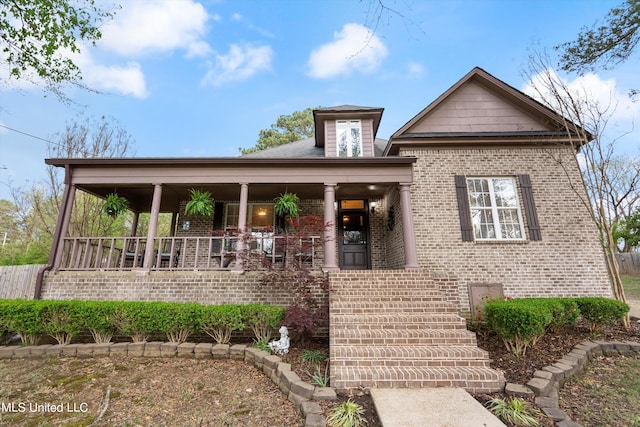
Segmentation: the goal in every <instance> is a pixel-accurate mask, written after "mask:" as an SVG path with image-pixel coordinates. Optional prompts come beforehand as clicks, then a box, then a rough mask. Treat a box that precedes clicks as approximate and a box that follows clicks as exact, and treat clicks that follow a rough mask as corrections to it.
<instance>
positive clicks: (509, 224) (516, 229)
mask: <svg viewBox="0 0 640 427" xmlns="http://www.w3.org/2000/svg"><path fill="white" fill-rule="evenodd" d="M498 212H499V213H498V215H499V217H500V231H501V234H502V238H503V239H520V238H522V229H521V228H520V221H519V219H518V211H517V210H516V209H500V210H499V211H498Z"/></svg>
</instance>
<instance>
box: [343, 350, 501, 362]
mask: <svg viewBox="0 0 640 427" xmlns="http://www.w3.org/2000/svg"><path fill="white" fill-rule="evenodd" d="M331 360H332V363H337V364H338V365H348V363H344V362H351V361H358V362H362V361H364V362H366V363H367V364H368V365H372V364H373V365H383V366H386V365H387V361H390V360H391V361H395V362H398V361H410V362H413V363H418V364H420V363H425V365H424V366H428V363H430V362H438V363H442V362H446V363H449V366H457V365H458V364H459V363H460V364H462V365H466V364H467V363H468V362H473V363H476V362H480V363H482V364H481V365H479V366H489V363H490V360H489V358H488V353H487V352H486V351H485V350H482V349H480V348H478V347H475V346H454V345H451V346H431V345H413V346H407V347H404V346H398V347H396V346H384V345H383V346H370V345H367V346H353V345H349V346H341V345H334V346H332V347H331ZM438 366H440V365H438ZM442 366H447V365H442ZM476 366H478V365H476Z"/></svg>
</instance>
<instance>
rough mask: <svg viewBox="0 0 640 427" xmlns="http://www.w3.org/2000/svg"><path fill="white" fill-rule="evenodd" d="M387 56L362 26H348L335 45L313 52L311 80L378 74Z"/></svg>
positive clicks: (319, 48)
mask: <svg viewBox="0 0 640 427" xmlns="http://www.w3.org/2000/svg"><path fill="white" fill-rule="evenodd" d="M386 56H387V48H386V46H385V45H384V44H383V43H382V41H381V40H380V38H378V37H377V36H376V35H375V34H374V33H372V32H371V31H370V30H369V29H367V28H366V27H364V26H362V25H360V24H345V25H344V27H342V31H340V32H337V33H334V41H332V42H329V43H326V44H324V45H322V46H320V47H318V48H316V49H314V50H313V51H312V52H311V56H310V57H309V61H308V66H309V72H308V74H309V76H311V77H314V78H318V79H324V78H330V77H336V76H346V75H349V74H350V73H351V72H352V71H353V70H356V71H360V72H363V73H371V72H373V71H375V70H376V69H377V68H378V67H379V66H380V64H381V63H382V60H383V59H384V58H385V57H386Z"/></svg>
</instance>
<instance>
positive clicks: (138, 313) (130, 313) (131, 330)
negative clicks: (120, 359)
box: [114, 301, 158, 342]
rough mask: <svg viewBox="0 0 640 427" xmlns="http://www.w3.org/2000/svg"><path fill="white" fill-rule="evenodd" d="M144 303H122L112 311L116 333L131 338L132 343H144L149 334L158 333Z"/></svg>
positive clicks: (151, 313) (151, 315)
mask: <svg viewBox="0 0 640 427" xmlns="http://www.w3.org/2000/svg"><path fill="white" fill-rule="evenodd" d="M150 304H152V303H144V302H132V301H127V302H122V303H119V304H118V305H117V306H116V308H115V310H114V323H115V326H116V329H117V330H118V332H119V333H120V334H122V335H126V336H128V337H130V338H131V340H132V341H133V342H143V341H146V340H147V339H148V338H149V336H150V335H151V334H153V333H154V332H158V329H157V327H156V325H157V320H156V317H155V316H154V315H153V311H152V310H151V309H150Z"/></svg>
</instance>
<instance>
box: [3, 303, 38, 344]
mask: <svg viewBox="0 0 640 427" xmlns="http://www.w3.org/2000/svg"><path fill="white" fill-rule="evenodd" d="M43 308H44V304H43V302H42V301H40V300H36V301H31V300H20V299H17V300H2V301H0V322H2V324H3V327H4V329H6V330H7V331H9V332H16V333H18V334H19V335H20V340H21V341H22V344H23V345H35V344H37V343H38V335H40V334H43V333H45V331H44V329H43V327H42V319H41V317H40V312H41V311H42V309H43Z"/></svg>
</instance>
